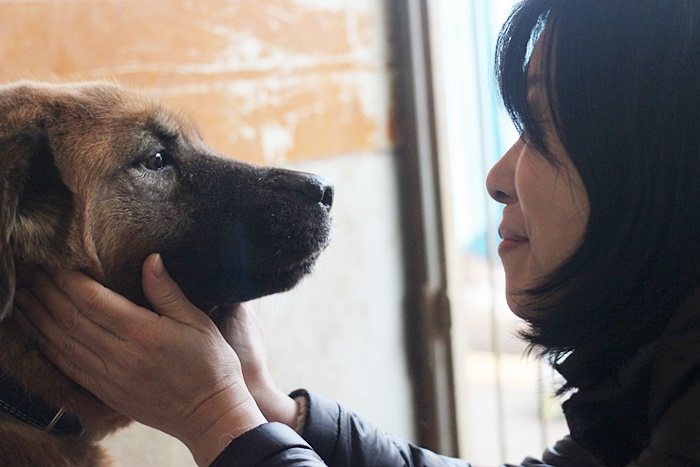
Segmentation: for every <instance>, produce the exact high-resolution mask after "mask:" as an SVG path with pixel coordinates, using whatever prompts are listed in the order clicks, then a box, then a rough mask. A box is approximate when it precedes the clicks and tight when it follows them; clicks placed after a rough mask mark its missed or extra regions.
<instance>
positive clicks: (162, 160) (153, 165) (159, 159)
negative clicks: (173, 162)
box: [141, 152, 168, 172]
mask: <svg viewBox="0 0 700 467" xmlns="http://www.w3.org/2000/svg"><path fill="white" fill-rule="evenodd" d="M141 165H142V166H143V167H144V168H145V169H148V170H152V171H154V172H157V171H159V170H161V169H164V168H165V166H166V165H168V161H167V156H166V155H165V154H164V153H162V152H157V153H155V154H153V155H152V156H150V157H148V158H147V159H144V160H142V161H141Z"/></svg>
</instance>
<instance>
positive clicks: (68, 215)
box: [0, 83, 333, 466]
mask: <svg viewBox="0 0 700 467" xmlns="http://www.w3.org/2000/svg"><path fill="white" fill-rule="evenodd" d="M0 168H1V172H0V174H1V175H0V176H1V177H2V178H1V179H0V180H1V181H0V209H2V217H1V218H0V232H1V233H2V237H0V465H2V466H20V465H22V466H25V465H27V466H29V465H46V466H48V465H51V466H53V465H81V466H82V465H85V466H88V465H103V464H104V463H106V462H107V461H106V459H107V457H106V456H105V455H104V453H103V452H102V450H101V449H100V447H99V446H98V444H97V442H98V441H99V440H100V439H101V438H102V437H104V436H105V435H106V434H108V433H110V432H112V431H114V430H115V429H117V428H119V427H121V426H124V425H126V424H127V423H128V422H129V420H127V419H126V418H125V417H123V416H121V415H119V414H117V413H115V412H113V411H112V410H111V409H109V408H108V407H107V406H105V405H104V404H102V403H101V402H100V401H99V400H97V399H96V398H95V397H94V396H92V395H91V394H90V393H88V392H87V391H85V390H84V389H82V388H81V387H79V386H77V385H76V384H75V383H73V382H72V381H70V380H68V379H67V378H66V377H65V376H64V375H63V374H62V373H60V372H59V371H58V370H57V369H56V368H55V367H54V366H53V365H51V364H50V363H49V362H48V361H47V360H46V359H45V357H44V356H43V355H42V354H41V352H40V351H39V350H38V348H37V346H36V344H35V340H34V339H35V337H34V336H35V332H36V331H35V329H34V328H33V327H32V326H31V325H30V324H29V323H28V321H27V320H26V319H25V318H24V317H23V316H22V314H21V313H20V312H19V311H18V310H16V309H14V310H13V297H14V291H15V287H16V274H17V270H19V269H21V268H24V267H27V266H34V265H39V266H43V267H46V268H56V267H60V268H73V269H79V270H82V271H84V272H86V273H87V274H89V275H91V276H92V277H94V278H95V279H97V280H99V281H100V282H102V283H103V284H105V285H106V286H108V287H110V288H112V289H114V290H116V291H118V292H119V293H121V294H123V295H125V296H126V297H128V298H130V299H131V300H132V301H134V302H136V303H139V304H141V305H144V306H147V305H148V304H147V302H146V300H145V298H144V295H143V291H142V290H141V285H140V284H141V275H140V268H141V263H142V262H143V260H144V259H145V258H146V256H148V254H150V253H152V252H160V253H161V254H162V256H163V261H164V263H165V265H166V268H167V269H168V271H169V272H170V274H171V275H172V276H173V277H174V278H175V280H176V281H177V282H178V283H179V284H180V285H181V287H182V289H183V291H184V292H185V294H186V295H187V296H188V298H189V299H190V300H191V301H192V302H193V303H194V304H195V305H197V306H198V307H199V308H201V309H203V310H205V311H207V312H209V313H214V312H215V311H214V310H216V308H217V307H218V306H220V305H224V304H231V303H236V302H241V301H245V300H250V299H253V298H256V297H260V296H263V295H266V294H271V293H275V292H280V291H283V290H287V289H289V288H291V287H293V286H294V285H295V284H296V283H297V282H298V281H299V280H300V279H301V277H302V276H304V275H305V274H307V273H308V272H309V271H310V270H311V268H312V266H313V264H314V261H315V260H316V258H317V256H318V254H319V253H320V252H321V250H323V248H324V247H325V246H326V245H327V243H328V241H329V238H330V214H329V211H330V207H331V202H332V197H333V190H332V187H331V186H329V185H328V184H327V183H326V182H324V181H323V180H322V179H320V178H319V177H316V176H312V175H309V174H304V173H299V172H291V171H287V170H281V169H275V168H265V167H259V166H254V165H251V164H246V163H242V162H239V161H234V160H232V159H227V158H224V157H221V156H219V155H217V154H216V153H214V152H213V151H212V150H211V149H209V148H208V147H207V146H205V145H204V143H203V142H202V140H201V138H200V137H199V134H198V133H197V130H196V128H195V127H194V125H193V124H192V123H191V122H190V121H189V120H187V119H186V118H183V117H182V116H180V115H178V114H175V113H173V112H169V111H167V110H165V109H164V108H162V107H161V106H160V105H159V104H158V103H157V102H154V101H153V100H150V99H146V98H144V97H143V96H141V95H138V94H134V93H131V92H128V91H126V90H124V89H123V88H120V87H118V86H116V85H113V84H106V83H84V84H68V85H49V84H39V83H17V84H11V85H7V86H0Z"/></svg>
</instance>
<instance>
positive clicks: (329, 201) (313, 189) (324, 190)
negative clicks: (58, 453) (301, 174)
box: [301, 175, 333, 208]
mask: <svg viewBox="0 0 700 467" xmlns="http://www.w3.org/2000/svg"><path fill="white" fill-rule="evenodd" d="M301 192H302V193H304V195H306V197H307V198H309V199H310V200H311V201H313V202H314V203H321V204H323V205H325V206H326V207H328V208H330V207H331V206H333V185H331V184H330V182H328V180H326V179H324V178H323V177H319V176H317V175H309V176H308V177H305V180H304V181H303V182H302V186H301Z"/></svg>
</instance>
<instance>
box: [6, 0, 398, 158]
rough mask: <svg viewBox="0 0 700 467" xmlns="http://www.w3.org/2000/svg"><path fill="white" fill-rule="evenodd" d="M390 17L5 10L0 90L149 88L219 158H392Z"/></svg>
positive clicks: (126, 1)
mask: <svg viewBox="0 0 700 467" xmlns="http://www.w3.org/2000/svg"><path fill="white" fill-rule="evenodd" d="M383 8H384V7H383V6H382V2H376V1H370V0H357V1H345V0H343V1H332V2H329V1H321V0H266V1H264V2H253V1H249V0H247V1H246V0H237V1H236V0H226V1H223V0H206V1H191V0H152V1H138V0H123V1H93V2H85V1H79V0H54V1H22V2H17V1H0V26H1V27H0V60H2V63H3V67H2V69H1V70H0V80H2V81H11V80H15V79H20V78H26V77H30V78H33V79H43V80H71V79H86V78H94V77H98V78H109V79H115V80H117V81H119V82H123V83H126V84H129V85H134V86H137V87H139V88H147V89H150V90H152V91H155V92H157V93H158V94H159V95H162V96H165V98H167V100H168V101H169V102H170V103H173V104H175V105H177V106H179V107H181V108H183V110H185V111H186V112H188V113H193V114H194V115H195V119H196V121H197V123H198V125H199V126H200V128H201V129H202V132H203V134H204V135H205V137H206V138H207V140H208V142H209V143H210V144H211V145H212V146H213V147H214V148H215V149H217V150H218V151H220V152H222V153H225V154H229V155H231V156H233V157H236V158H241V159H246V160H253V161H272V160H274V161H276V162H282V161H289V160H299V159H308V158H318V157H331V156H334V155H339V154H345V153H352V152H360V151H367V150H370V151H371V150H384V149H386V148H388V147H389V146H390V145H391V141H390V137H389V131H388V118H389V104H388V95H389V79H390V70H389V65H388V63H389V60H388V58H387V56H386V51H385V49H386V44H385V40H386V38H385V27H384V16H383V15H384V11H383ZM272 128H274V129H275V131H274V132H271V129H272ZM271 135H274V136H271Z"/></svg>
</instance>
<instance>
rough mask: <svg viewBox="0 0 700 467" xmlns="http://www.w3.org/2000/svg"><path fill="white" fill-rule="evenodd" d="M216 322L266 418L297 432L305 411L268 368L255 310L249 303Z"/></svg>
mask: <svg viewBox="0 0 700 467" xmlns="http://www.w3.org/2000/svg"><path fill="white" fill-rule="evenodd" d="M221 311H222V312H221V313H218V316H217V318H216V319H215V321H216V325H217V326H218V328H219V330H220V331H221V333H222V334H223V336H224V338H225V339H226V341H227V342H228V343H229V344H230V345H231V347H233V350H234V351H235V352H236V354H237V355H238V358H239V359H240V361H241V366H242V369H243V377H244V378H245V382H246V386H248V390H249V391H250V393H251V394H252V395H253V398H254V399H255V402H256V403H257V404H258V407H260V410H261V411H262V413H263V415H264V416H265V418H266V419H267V420H269V421H274V422H281V423H284V424H286V425H288V426H290V427H292V428H294V429H297V428H298V427H297V425H298V423H299V414H300V412H301V411H302V409H301V408H300V407H299V404H298V403H297V402H296V401H295V400H294V399H292V398H291V397H289V396H288V395H286V394H285V393H284V392H282V391H281V390H279V389H278V388H277V385H276V384H275V382H274V381H273V379H272V375H271V374H270V371H269V369H268V366H267V352H266V350H265V331H264V329H263V327H262V324H261V323H260V320H259V319H258V316H257V314H256V313H255V310H254V309H253V307H252V306H251V305H249V304H247V303H244V304H240V305H237V306H235V307H233V308H230V309H226V310H221Z"/></svg>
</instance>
